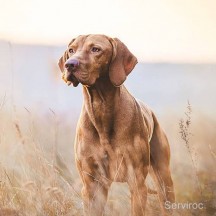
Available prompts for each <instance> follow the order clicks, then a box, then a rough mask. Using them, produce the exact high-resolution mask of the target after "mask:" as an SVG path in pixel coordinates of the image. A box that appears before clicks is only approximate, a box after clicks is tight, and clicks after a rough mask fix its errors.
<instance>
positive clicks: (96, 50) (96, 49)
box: [91, 47, 100, 52]
mask: <svg viewBox="0 0 216 216" xmlns="http://www.w3.org/2000/svg"><path fill="white" fill-rule="evenodd" d="M91 51H92V52H100V48H97V47H92V49H91Z"/></svg>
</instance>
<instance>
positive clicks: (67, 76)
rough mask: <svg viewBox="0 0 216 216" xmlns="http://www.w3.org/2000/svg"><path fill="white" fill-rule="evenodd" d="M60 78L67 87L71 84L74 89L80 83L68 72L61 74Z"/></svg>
mask: <svg viewBox="0 0 216 216" xmlns="http://www.w3.org/2000/svg"><path fill="white" fill-rule="evenodd" d="M62 78H63V80H64V81H65V82H66V83H67V85H68V86H69V85H71V84H72V85H73V86H74V87H77V86H78V85H79V83H80V82H79V80H78V79H77V78H76V77H75V76H74V74H73V73H70V72H69V73H68V72H67V73H66V74H63V76H62Z"/></svg>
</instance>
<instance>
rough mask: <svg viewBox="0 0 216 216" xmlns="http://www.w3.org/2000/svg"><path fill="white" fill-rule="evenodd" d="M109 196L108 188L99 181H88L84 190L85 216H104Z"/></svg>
mask: <svg viewBox="0 0 216 216" xmlns="http://www.w3.org/2000/svg"><path fill="white" fill-rule="evenodd" d="M107 195H108V188H107V187H106V186H104V185H103V184H101V183H100V182H99V181H97V180H93V181H92V180H91V181H88V182H87V181H86V182H85V184H84V186H83V189H82V198H83V204H84V213H85V215H88V216H102V215H103V213H104V207H105V205H106V201H107Z"/></svg>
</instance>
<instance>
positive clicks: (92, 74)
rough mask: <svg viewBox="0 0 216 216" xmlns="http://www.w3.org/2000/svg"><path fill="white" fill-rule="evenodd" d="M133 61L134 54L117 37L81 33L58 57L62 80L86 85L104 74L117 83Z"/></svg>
mask: <svg viewBox="0 0 216 216" xmlns="http://www.w3.org/2000/svg"><path fill="white" fill-rule="evenodd" d="M136 63H137V59H136V57H135V56H134V55H133V54H132V53H131V52H130V51H129V50H128V48H127V47H126V46H125V45H124V44H123V43H122V42H121V41H120V40H119V39H117V38H114V39H113V38H109V37H107V36H105V35H81V36H79V37H77V38H75V39H73V40H72V41H71V42H70V43H69V45H68V49H67V50H66V51H65V52H64V54H63V56H62V57H61V58H60V60H59V67H60V69H61V71H62V78H63V80H64V81H65V82H66V83H67V84H68V85H70V84H71V83H72V84H73V86H75V87H76V86H77V85H78V84H79V83H81V84H83V85H87V86H92V85H94V84H95V82H96V80H97V79H99V78H102V77H107V78H109V79H110V81H111V82H112V83H113V85H115V86H120V85H121V84H122V83H123V82H124V81H125V79H126V77H127V75H128V74H129V73H130V72H131V71H132V70H133V68H134V66H135V65H136Z"/></svg>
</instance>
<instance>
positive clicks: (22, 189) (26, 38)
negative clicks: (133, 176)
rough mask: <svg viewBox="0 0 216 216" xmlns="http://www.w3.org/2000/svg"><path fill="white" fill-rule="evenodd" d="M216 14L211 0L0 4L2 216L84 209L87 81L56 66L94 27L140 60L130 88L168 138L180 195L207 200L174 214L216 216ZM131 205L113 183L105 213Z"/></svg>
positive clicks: (152, 210) (17, 0)
mask: <svg viewBox="0 0 216 216" xmlns="http://www.w3.org/2000/svg"><path fill="white" fill-rule="evenodd" d="M215 11H216V2H215V1H214V0H208V1H203V0H191V1H187V0H162V1H159V0H151V1H150V0H134V1H129V0H124V1H123V0H110V1H104V0H103V1H101V0H100V1H99V0H92V1H87V0H79V1H78V0H62V1H55V0H46V1H42V0H37V1H36V0H9V1H3V0H0V169H1V172H0V177H1V179H0V186H1V187H0V195H1V196H0V215H1V211H2V212H3V213H4V212H6V213H4V215H7V214H9V213H10V212H12V213H13V212H14V215H15V214H20V215H81V214H82V213H81V212H82V211H81V209H82V200H81V198H80V190H81V184H80V180H79V177H78V175H77V172H76V168H75V165H74V159H73V158H74V156H73V155H74V152H73V139H74V134H75V128H76V123H77V120H78V117H79V113H80V109H81V105H82V89H81V88H82V87H81V85H79V86H78V87H77V88H73V87H71V86H69V87H68V86H67V85H65V83H64V82H63V81H62V80H61V73H60V71H59V68H58V66H57V62H58V59H59V58H60V57H61V55H62V54H63V52H64V50H65V49H66V48H67V44H68V43H69V42H70V40H71V39H72V38H74V37H77V36H78V35H81V34H97V33H99V34H106V35H109V36H111V37H117V38H119V39H120V40H121V41H122V42H124V43H125V44H126V45H127V46H128V48H129V49H130V50H131V52H132V53H133V54H134V55H135V56H137V58H138V60H139V63H138V64H137V66H136V67H135V69H134V70H133V72H132V73H131V74H130V75H129V77H128V79H127V80H126V82H125V85H126V87H127V88H128V89H129V91H130V92H131V93H132V94H133V95H134V96H135V97H137V98H139V99H141V100H143V101H144V102H145V103H146V104H148V105H149V106H150V107H151V108H152V109H153V110H154V112H155V113H156V115H157V117H158V119H159V121H160V122H161V124H162V126H163V128H164V129H165V131H166V133H167V135H168V138H169V140H170V145H171V151H172V158H171V168H172V171H173V178H174V182H175V190H176V194H177V201H178V202H198V201H199V202H203V203H205V209H204V210H191V209H189V210H179V211H177V212H176V214H177V215H194V214H195V215H216V213H215V212H216V199H215V195H216V192H215V188H216V181H215V177H216V172H215V168H214V164H215V160H216V143H215V142H216V113H215V110H216V85H215V83H216V39H215V38H216V13H215ZM187 121H189V122H190V124H187ZM183 132H186V133H185V134H186V138H184V136H182V134H183ZM150 184H151V181H150ZM26 195H28V196H26ZM151 196H153V195H150V198H149V200H148V203H149V205H148V206H149V207H148V209H147V211H148V213H149V215H158V211H160V210H159V208H157V207H155V206H156V205H155V202H156V198H155V197H151ZM35 197H37V199H38V197H40V198H39V200H38V201H37V202H36V200H35ZM128 203H129V193H128V190H127V187H126V186H125V185H121V186H119V185H118V186H117V187H115V186H114V188H113V189H112V192H111V193H110V196H109V200H108V207H107V209H106V214H107V215H128V211H129V210H130V207H129V205H128ZM156 203H157V202H156ZM32 205H33V206H34V207H30V206H32ZM8 212H9V213H8Z"/></svg>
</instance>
